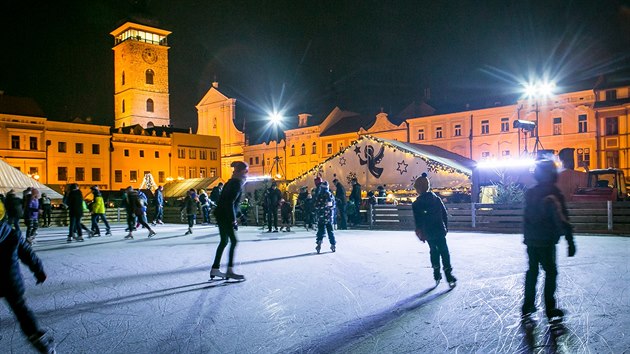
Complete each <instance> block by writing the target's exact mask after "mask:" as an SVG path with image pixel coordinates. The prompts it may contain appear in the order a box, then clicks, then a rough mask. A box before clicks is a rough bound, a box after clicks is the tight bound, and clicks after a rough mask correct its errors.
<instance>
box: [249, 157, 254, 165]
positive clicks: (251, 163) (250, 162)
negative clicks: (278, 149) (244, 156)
mask: <svg viewBox="0 0 630 354" xmlns="http://www.w3.org/2000/svg"><path fill="white" fill-rule="evenodd" d="M253 164H254V158H253V157H250V158H249V165H250V166H252V165H253Z"/></svg>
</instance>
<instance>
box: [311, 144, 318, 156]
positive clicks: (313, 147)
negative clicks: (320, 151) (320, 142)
mask: <svg viewBox="0 0 630 354" xmlns="http://www.w3.org/2000/svg"><path fill="white" fill-rule="evenodd" d="M311 154H317V143H316V142H313V145H311Z"/></svg>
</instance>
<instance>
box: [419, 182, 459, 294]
mask: <svg viewBox="0 0 630 354" xmlns="http://www.w3.org/2000/svg"><path fill="white" fill-rule="evenodd" d="M413 186H414V188H415V189H416V192H418V197H417V198H416V200H415V201H414V202H413V204H412V205H411V207H412V210H413V217H414V220H415V224H416V236H417V237H418V238H419V239H420V241H422V242H428V243H429V254H430V257H431V266H432V267H433V278H434V279H435V285H436V286H437V285H438V284H439V283H440V280H442V274H440V258H441V259H442V266H443V269H444V275H445V276H446V281H447V282H448V284H449V285H450V286H451V287H454V286H455V282H456V281H457V279H456V278H455V277H454V276H453V274H452V271H453V268H452V267H451V255H450V253H449V251H448V245H447V244H446V233H447V232H448V214H447V213H446V207H445V206H444V203H443V202H442V199H440V197H438V196H437V195H436V194H435V193H433V192H431V191H430V190H429V189H430V183H429V178H427V174H426V173H423V174H422V175H421V176H420V177H418V178H417V179H416V181H415V182H414V185H413Z"/></svg>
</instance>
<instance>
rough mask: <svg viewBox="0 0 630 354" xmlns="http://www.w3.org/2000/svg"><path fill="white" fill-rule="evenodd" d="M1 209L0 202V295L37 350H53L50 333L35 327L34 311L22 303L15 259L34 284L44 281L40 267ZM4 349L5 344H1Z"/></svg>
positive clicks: (19, 273) (24, 302)
mask: <svg viewBox="0 0 630 354" xmlns="http://www.w3.org/2000/svg"><path fill="white" fill-rule="evenodd" d="M5 211H6V210H5V207H4V204H3V203H2V202H0V298H1V297H3V298H5V300H6V302H7V304H8V305H9V307H10V308H11V311H13V313H14V314H15V317H16V318H17V320H18V322H19V323H20V328H21V329H22V332H23V333H24V335H25V336H26V337H27V338H28V340H29V342H31V344H32V345H33V347H35V348H36V349H37V350H38V351H39V352H40V353H55V342H54V340H53V338H52V336H50V335H49V334H48V333H46V332H45V331H44V330H42V329H41V327H39V325H38V323H37V319H36V318H35V315H34V314H33V312H32V311H31V310H30V309H29V308H28V306H27V305H26V300H25V299H24V281H23V280H22V272H20V264H19V262H18V259H19V260H20V261H22V263H24V264H26V265H27V266H28V267H29V269H30V270H31V272H33V274H34V275H35V278H36V279H37V284H42V283H43V282H44V281H46V273H45V272H44V267H43V265H42V262H41V261H40V260H39V258H38V257H37V255H36V254H35V252H33V250H32V249H31V247H30V246H29V245H28V244H27V243H26V242H25V240H24V238H22V237H21V236H20V234H19V232H18V231H17V230H14V229H12V228H11V226H10V225H8V224H7V222H6V218H5V214H6V212H5ZM5 345H6V344H5ZM5 350H8V348H6V347H5Z"/></svg>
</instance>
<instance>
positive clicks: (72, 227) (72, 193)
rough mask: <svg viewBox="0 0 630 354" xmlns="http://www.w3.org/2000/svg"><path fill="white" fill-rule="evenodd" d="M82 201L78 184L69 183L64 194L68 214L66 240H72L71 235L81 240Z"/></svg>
mask: <svg viewBox="0 0 630 354" xmlns="http://www.w3.org/2000/svg"><path fill="white" fill-rule="evenodd" d="M84 202H85V201H84V200H83V194H81V190H80V189H79V185H78V184H76V183H71V184H69V185H68V190H67V191H66V196H65V197H64V204H66V205H67V206H68V214H69V215H70V223H69V225H68V240H67V241H68V242H72V238H73V237H74V239H75V240H77V241H81V242H82V241H83V232H82V230H83V228H82V227H81V218H82V217H83V204H84ZM88 235H89V233H88Z"/></svg>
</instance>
